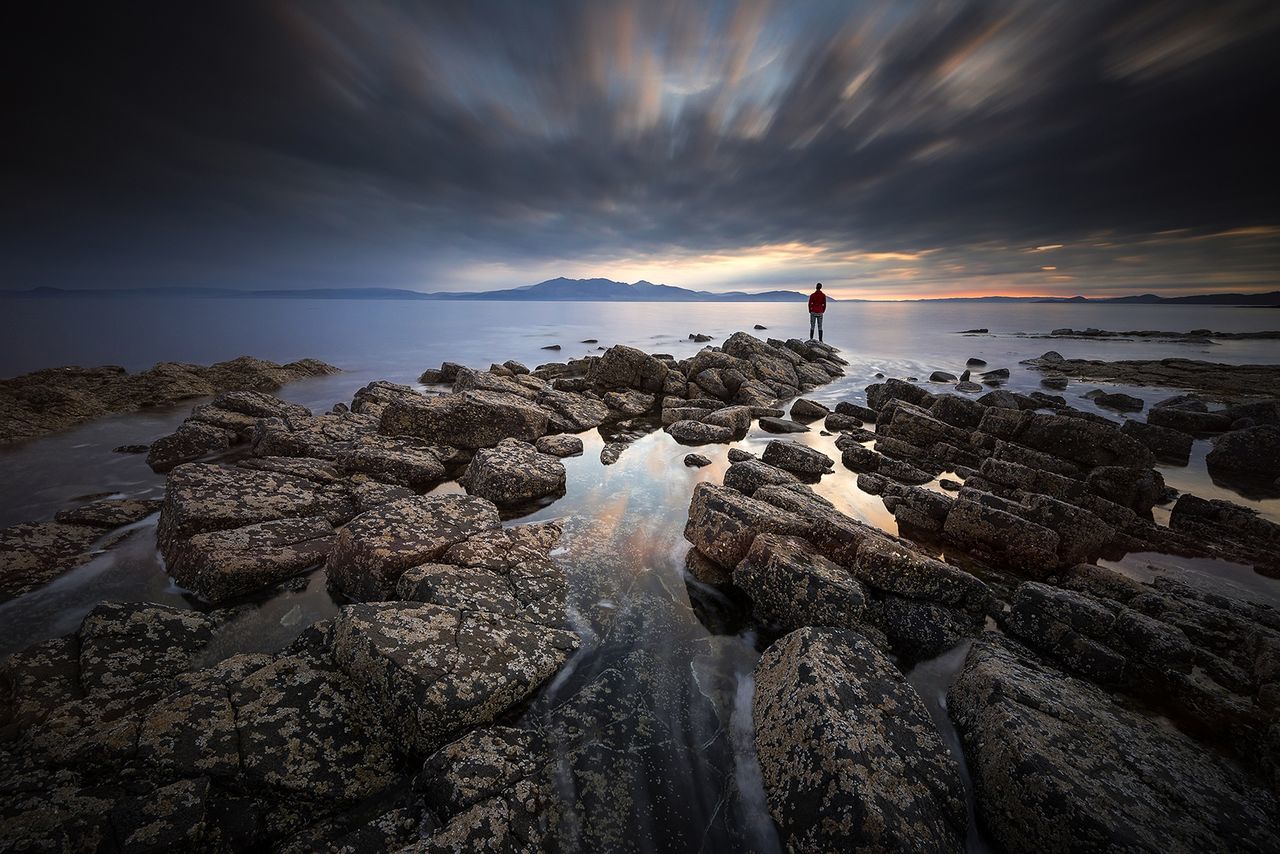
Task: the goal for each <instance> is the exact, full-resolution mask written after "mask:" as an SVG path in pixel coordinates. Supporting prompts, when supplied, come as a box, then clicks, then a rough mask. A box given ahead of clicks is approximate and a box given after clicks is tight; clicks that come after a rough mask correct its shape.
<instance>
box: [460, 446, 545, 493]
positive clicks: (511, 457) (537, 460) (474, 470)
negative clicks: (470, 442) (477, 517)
mask: <svg viewBox="0 0 1280 854" xmlns="http://www.w3.org/2000/svg"><path fill="white" fill-rule="evenodd" d="M459 483H461V484H462V485H463V486H464V487H465V488H466V490H467V492H468V493H470V494H472V495H478V496H480V497H481V498H487V499H489V500H490V501H492V502H493V503H494V504H497V505H499V506H502V507H509V506H512V505H516V504H524V503H527V502H529V501H533V500H535V499H538V498H545V497H546V496H549V495H561V494H563V493H564V485H565V469H564V463H562V462H560V460H559V458H557V457H553V456H551V455H550V454H544V453H542V452H541V451H539V450H537V449H536V448H535V447H534V446H533V445H530V444H529V443H528V442H521V441H519V440H517V439H503V440H502V441H501V442H499V443H498V446H497V447H496V448H482V449H481V450H479V451H476V455H475V456H474V457H473V458H472V460H471V463H470V465H468V466H467V471H466V473H465V474H464V475H463V477H462V478H461V479H460V480H459Z"/></svg>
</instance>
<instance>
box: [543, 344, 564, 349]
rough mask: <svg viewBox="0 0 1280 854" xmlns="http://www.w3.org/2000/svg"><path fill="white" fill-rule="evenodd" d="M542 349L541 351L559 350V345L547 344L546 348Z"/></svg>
mask: <svg viewBox="0 0 1280 854" xmlns="http://www.w3.org/2000/svg"><path fill="white" fill-rule="evenodd" d="M542 349H543V350H559V349H560V345H559V344H548V345H547V346H545V347H543V348H542Z"/></svg>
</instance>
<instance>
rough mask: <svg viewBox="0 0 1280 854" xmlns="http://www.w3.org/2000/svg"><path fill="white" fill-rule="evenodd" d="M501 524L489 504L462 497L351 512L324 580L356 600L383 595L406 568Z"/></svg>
mask: <svg viewBox="0 0 1280 854" xmlns="http://www.w3.org/2000/svg"><path fill="white" fill-rule="evenodd" d="M500 525H501V521H500V519H499V517H498V509H497V507H495V506H494V505H493V503H492V502H490V501H487V500H485V499H483V498H475V497H472V496H468V495H426V496H414V497H413V498H402V499H400V500H397V501H390V502H387V503H386V504H382V505H379V506H377V507H374V508H373V509H372V510H368V511H366V512H364V513H361V514H360V515H359V516H356V517H355V518H354V519H352V520H351V521H350V522H348V523H347V524H346V525H345V526H343V528H342V530H341V531H340V532H339V534H338V539H337V541H336V542H335V543H334V546H333V550H332V551H331V553H330V556H329V560H328V563H327V565H326V569H327V571H328V575H329V582H330V584H332V585H333V586H334V587H335V588H337V589H338V590H339V591H340V592H342V593H344V594H345V595H347V596H350V597H353V598H357V599H365V600H369V599H385V598H387V597H388V596H389V595H390V593H391V591H393V590H394V589H395V585H396V581H397V580H398V579H399V578H400V576H401V575H402V574H403V573H404V571H405V570H406V569H409V568H410V567H412V566H418V565H420V564H424V563H431V562H434V561H436V560H437V559H438V558H439V557H440V556H441V555H443V554H444V553H445V551H446V550H447V549H448V548H449V547H450V546H452V545H454V544H455V543H460V542H462V541H463V540H466V539H467V538H469V537H472V536H474V535H476V534H479V533H482V532H484V531H489V530H493V529H494V528H497V527H499V526H500Z"/></svg>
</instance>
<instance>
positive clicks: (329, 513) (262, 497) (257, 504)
mask: <svg viewBox="0 0 1280 854" xmlns="http://www.w3.org/2000/svg"><path fill="white" fill-rule="evenodd" d="M353 512H354V508H353V507H352V505H351V501H350V499H349V498H348V497H347V495H346V494H345V493H344V492H342V491H338V490H333V489H329V488H326V487H324V486H322V485H321V484H317V483H315V482H313V481H309V480H304V479H303V478H300V477H294V476H292V475H287V474H277V473H275V472H268V471H252V470H249V469H242V468H225V467H222V466H216V465H207V464H204V463H186V464H184V465H181V466H178V467H177V468H176V469H174V470H173V471H172V472H171V473H170V474H169V480H168V483H166V484H165V495H164V504H163V505H162V506H161V508H160V523H159V526H158V527H157V530H156V537H157V540H158V541H159V545H160V550H161V551H162V552H163V553H164V555H165V559H166V560H172V559H173V555H174V549H175V548H176V547H177V545H178V544H179V542H180V541H182V540H185V539H188V538H190V537H192V536H194V535H196V534H201V533H205V532H208V531H221V530H227V529H229V528H240V527H243V526H245V525H252V524H254V523H257V522H269V521H272V520H274V519H294V518H301V517H309V516H320V517H323V518H325V519H328V520H329V521H330V522H331V523H332V524H335V525H336V524H340V523H341V522H343V521H345V520H346V519H347V518H349V517H350V516H351V515H352V513H353Z"/></svg>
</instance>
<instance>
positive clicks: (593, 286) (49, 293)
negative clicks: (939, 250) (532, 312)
mask: <svg viewBox="0 0 1280 854" xmlns="http://www.w3.org/2000/svg"><path fill="white" fill-rule="evenodd" d="M147 296H149V297H204V298H223V299H338V300H463V301H471V302H477V301H480V302H483V301H495V300H503V301H515V302H523V301H528V302H538V301H545V302H556V301H559V302H802V301H803V300H805V299H807V298H808V293H807V292H804V293H801V292H800V291H764V292H761V293H748V292H746V291H729V292H726V293H717V292H713V291H694V290H690V289H688V288H680V287H676V286H675V285H655V284H654V283H653V282H646V281H643V280H642V281H639V282H633V283H631V284H627V283H626V282H615V281H613V280H612V279H566V278H563V277H561V278H557V279H548V280H547V281H545V282H538V283H537V284H536V285H525V286H524V287H520V288H506V289H503V290H499V291H479V292H476V291H432V292H426V291H411V290H405V289H402V288H306V289H300V290H285V289H276V290H255V291H246V290H237V289H235V288H102V289H89V288H86V289H65V288H32V289H31V290H26V291H16V290H0V298H2V297H40V298H47V299H57V298H60V297H103V298H107V297H147ZM827 299H828V300H829V301H831V302H836V301H837V300H836V299H835V297H830V296H828V297H827ZM891 301H892V302H929V303H933V302H945V303H974V302H976V303H1011V302H1017V303H1089V304H1090V305H1239V306H1280V291H1269V292H1267V293H1261V294H1196V295H1193V296H1178V297H1162V296H1159V295H1157V294H1136V295H1134V296H1124V297H1092V298H1091V297H1084V296H1071V297H1049V296H1030V297H1011V296H985V297H924V298H921V299H913V300H891ZM840 302H874V300H865V299H845V300H840Z"/></svg>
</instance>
